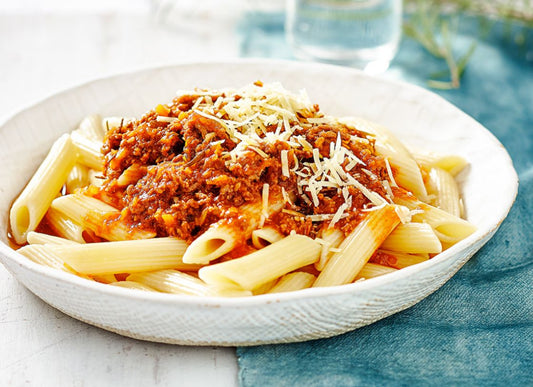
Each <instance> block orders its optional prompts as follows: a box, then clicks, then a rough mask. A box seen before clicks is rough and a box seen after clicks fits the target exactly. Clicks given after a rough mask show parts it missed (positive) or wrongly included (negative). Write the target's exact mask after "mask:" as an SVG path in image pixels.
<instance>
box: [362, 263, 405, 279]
mask: <svg viewBox="0 0 533 387" xmlns="http://www.w3.org/2000/svg"><path fill="white" fill-rule="evenodd" d="M395 271H397V269H394V268H392V267H387V266H383V265H378V264H375V263H370V262H368V263H366V264H365V265H364V266H363V268H362V269H361V271H360V272H359V273H357V276H356V277H355V280H356V281H357V280H360V279H363V278H364V279H370V278H376V277H380V276H382V275H385V274H389V273H394V272H395Z"/></svg>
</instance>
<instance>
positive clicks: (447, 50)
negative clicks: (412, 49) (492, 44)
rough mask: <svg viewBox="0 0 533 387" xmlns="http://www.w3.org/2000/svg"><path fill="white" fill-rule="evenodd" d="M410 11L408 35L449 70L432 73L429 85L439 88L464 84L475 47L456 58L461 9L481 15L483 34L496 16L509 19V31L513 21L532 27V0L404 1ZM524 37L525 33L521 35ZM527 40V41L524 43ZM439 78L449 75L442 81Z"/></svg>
mask: <svg viewBox="0 0 533 387" xmlns="http://www.w3.org/2000/svg"><path fill="white" fill-rule="evenodd" d="M405 2H406V9H407V11H408V12H409V11H411V12H410V13H411V16H410V17H409V18H408V19H407V20H406V22H405V23H404V33H405V35H406V36H408V37H410V38H412V39H414V40H416V41H417V42H419V43H420V44H421V45H422V46H423V47H424V48H425V49H426V50H427V51H428V52H429V53H430V54H431V55H433V56H434V57H436V58H438V59H442V60H443V61H444V63H445V64H446V67H447V70H446V71H442V72H439V73H435V74H432V79H430V80H428V82H427V84H428V86H429V87H432V88H436V89H456V88H459V87H460V85H461V78H462V75H463V73H464V71H465V69H466V67H467V65H468V62H469V61H470V58H471V57H472V55H473V54H474V52H475V50H476V41H473V42H472V43H471V45H470V47H469V48H468V50H467V51H466V52H465V53H464V54H463V55H462V56H460V57H457V56H456V55H455V53H454V50H453V44H452V43H453V39H454V34H455V33H456V28H450V26H451V25H455V26H456V25H457V23H458V16H459V15H460V13H462V12H465V11H467V12H470V13H474V14H477V15H479V17H480V21H481V22H482V23H481V26H482V27H483V28H482V31H481V34H480V35H484V34H487V33H488V31H489V30H490V28H491V27H492V24H493V21H492V20H491V19H490V18H491V17H493V16H498V17H500V18H502V19H504V20H506V21H507V27H508V29H509V30H510V28H511V27H510V25H511V22H513V21H518V22H520V23H521V24H522V25H523V26H524V28H530V27H533V1H532V0H512V1H504V0H501V1H490V2H487V1H483V0H426V1H423V0H405ZM522 37H523V35H522ZM524 43H525V42H524ZM439 78H448V80H442V79H439Z"/></svg>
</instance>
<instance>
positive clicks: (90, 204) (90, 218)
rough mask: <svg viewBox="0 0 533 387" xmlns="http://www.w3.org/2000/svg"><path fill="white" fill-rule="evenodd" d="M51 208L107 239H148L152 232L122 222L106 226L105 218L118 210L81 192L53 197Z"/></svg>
mask: <svg viewBox="0 0 533 387" xmlns="http://www.w3.org/2000/svg"><path fill="white" fill-rule="evenodd" d="M51 208H53V209H54V210H57V211H59V212H61V213H62V214H63V215H65V216H66V217H67V218H68V219H70V220H72V221H73V222H74V223H77V224H81V225H82V227H83V228H84V229H86V230H90V231H91V232H93V233H94V234H95V235H97V236H100V237H102V238H104V239H106V240H109V241H123V240H130V239H149V238H153V237H155V233H154V232H150V231H143V230H138V229H132V228H131V227H129V226H128V225H127V224H125V223H123V222H115V223H113V225H111V226H107V225H106V222H105V220H106V219H108V218H111V217H118V216H119V215H120V212H119V211H118V210H116V209H115V208H114V207H112V206H110V205H109V204H107V203H104V202H102V201H101V200H98V199H95V198H92V197H90V196H87V195H83V194H70V195H65V196H61V197H58V198H57V199H55V200H54V201H53V202H52V204H51Z"/></svg>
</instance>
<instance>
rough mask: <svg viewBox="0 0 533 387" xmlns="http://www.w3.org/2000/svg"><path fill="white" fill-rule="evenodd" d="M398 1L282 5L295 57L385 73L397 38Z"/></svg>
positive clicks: (291, 0) (292, 0) (294, 0)
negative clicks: (285, 11)
mask: <svg viewBox="0 0 533 387" xmlns="http://www.w3.org/2000/svg"><path fill="white" fill-rule="evenodd" d="M401 25H402V0H287V16H286V22H285V32H286V35H287V39H288V41H289V43H290V44H291V46H292V48H293V51H294V55H295V56H297V57H299V58H302V59H312V60H319V61H323V62H330V63H335V64H342V65H350V66H355V67H357V68H360V69H362V70H365V71H367V72H370V73H379V72H383V71H385V70H386V69H387V68H388V67H389V64H390V61H391V60H392V59H393V58H394V55H395V54H396V51H397V49H398V44H399V42H400V37H401Z"/></svg>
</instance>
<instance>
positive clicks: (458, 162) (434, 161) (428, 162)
mask: <svg viewBox="0 0 533 387" xmlns="http://www.w3.org/2000/svg"><path fill="white" fill-rule="evenodd" d="M414 157H415V159H416V161H417V162H418V163H419V164H420V165H421V166H422V167H423V168H425V169H426V170H428V171H429V170H430V169H431V168H440V169H442V170H444V171H446V172H448V173H449V174H450V175H452V176H454V177H455V176H457V174H458V173H459V172H461V171H462V170H463V169H464V168H465V167H466V166H467V165H468V162H467V161H466V160H465V159H464V158H463V157H461V156H457V155H444V156H440V155H436V154H421V153H416V154H415V155H414Z"/></svg>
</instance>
